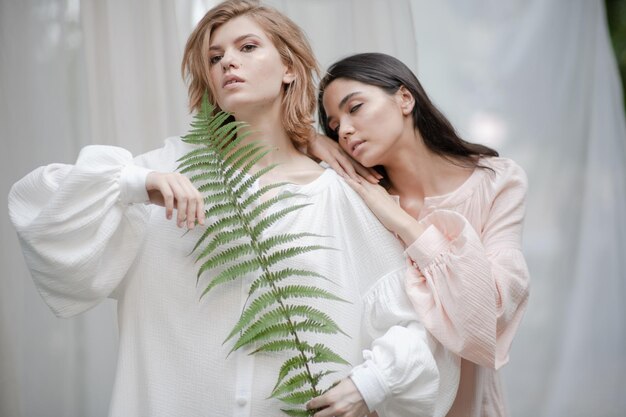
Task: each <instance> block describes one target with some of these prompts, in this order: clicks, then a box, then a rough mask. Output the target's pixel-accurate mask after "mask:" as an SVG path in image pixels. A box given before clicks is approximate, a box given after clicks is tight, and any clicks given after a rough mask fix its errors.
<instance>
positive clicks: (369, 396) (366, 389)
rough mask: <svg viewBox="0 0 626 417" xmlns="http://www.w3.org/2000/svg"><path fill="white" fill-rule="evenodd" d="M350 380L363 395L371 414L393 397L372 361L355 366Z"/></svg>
mask: <svg viewBox="0 0 626 417" xmlns="http://www.w3.org/2000/svg"><path fill="white" fill-rule="evenodd" d="M350 379H352V382H353V383H354V385H356V387H357V389H358V390H359V392H360V393H361V397H363V401H365V404H367V408H368V410H369V412H370V413H371V412H372V411H374V410H376V408H378V407H379V406H380V405H381V404H382V402H383V401H385V400H386V399H387V397H389V396H390V395H391V391H390V390H389V388H388V387H387V384H386V383H385V381H384V379H383V376H382V375H381V374H380V372H379V371H378V369H377V368H376V365H375V364H374V362H373V361H371V360H367V361H365V362H364V363H362V364H361V365H359V366H355V367H354V369H352V372H351V373H350Z"/></svg>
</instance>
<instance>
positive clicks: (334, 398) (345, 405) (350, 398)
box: [307, 378, 369, 417]
mask: <svg viewBox="0 0 626 417" xmlns="http://www.w3.org/2000/svg"><path fill="white" fill-rule="evenodd" d="M307 409H309V410H316V409H317V410H319V411H317V412H316V413H315V414H314V415H313V417H339V416H341V417H363V416H365V415H368V413H369V410H368V409H367V404H365V401H364V400H363V397H362V396H361V393H360V392H359V390H358V389H357V387H356V385H354V382H352V380H351V379H350V378H345V379H342V380H341V382H340V383H339V384H337V385H336V386H335V387H333V388H331V389H329V390H328V391H327V392H326V393H324V394H322V395H320V396H319V397H315V398H313V399H312V400H311V401H309V403H308V404H307Z"/></svg>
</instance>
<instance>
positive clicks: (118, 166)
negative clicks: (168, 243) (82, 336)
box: [9, 146, 150, 317]
mask: <svg viewBox="0 0 626 417" xmlns="http://www.w3.org/2000/svg"><path fill="white" fill-rule="evenodd" d="M149 172H150V170H149V169H147V168H143V167H140V166H137V165H134V163H133V157H132V155H131V154H130V152H128V151H126V150H124V149H121V148H117V147H112V146H88V147H86V148H84V149H83V150H82V151H81V153H80V155H79V157H78V160H77V162H76V164H75V165H65V164H51V165H48V166H44V167H40V168H38V169H36V170H34V171H33V172H31V173H30V174H28V175H27V176H26V177H24V178H22V179H21V180H20V181H18V182H17V183H16V184H14V185H13V187H12V188H11V191H10V193H9V215H10V218H11V221H12V222H13V225H14V226H15V228H16V230H17V233H18V236H19V240H20V244H21V245H22V249H23V252H24V257H25V259H26V263H27V264H28V267H29V269H30V272H31V274H32V276H33V279H34V281H35V284H36V286H37V288H38V290H39V292H40V294H41V296H42V297H43V298H44V300H45V301H46V303H47V304H48V305H49V306H50V308H51V309H52V311H53V312H54V313H55V314H56V315H58V316H60V317H69V316H72V315H75V314H78V313H80V312H83V311H85V310H87V309H89V308H91V307H93V306H95V305H96V304H97V303H99V302H100V301H101V300H103V299H104V298H106V297H109V296H111V294H112V293H113V292H114V290H115V289H116V288H117V287H118V286H119V284H120V283H121V281H122V280H123V278H124V276H125V274H126V272H127V271H128V269H129V267H130V266H131V264H132V262H133V260H134V259H135V256H136V255H137V253H138V251H139V248H140V247H141V244H142V240H143V236H144V232H145V229H146V227H145V226H146V223H147V220H148V215H149V210H148V207H147V206H146V205H144V204H135V203H144V202H146V201H147V200H148V195H147V192H146V188H145V178H146V176H147V174H148V173H149Z"/></svg>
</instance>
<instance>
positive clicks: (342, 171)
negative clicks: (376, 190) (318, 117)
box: [307, 133, 382, 184]
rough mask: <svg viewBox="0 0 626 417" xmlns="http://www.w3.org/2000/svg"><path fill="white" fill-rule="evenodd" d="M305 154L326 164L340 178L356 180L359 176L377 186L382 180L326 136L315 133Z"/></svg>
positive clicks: (372, 170)
mask: <svg viewBox="0 0 626 417" xmlns="http://www.w3.org/2000/svg"><path fill="white" fill-rule="evenodd" d="M307 153H308V154H309V155H310V156H313V157H315V158H318V159H321V160H322V161H324V162H326V163H327V164H328V165H330V167H331V168H332V169H334V170H335V172H337V173H338V174H339V175H341V176H342V177H346V176H348V177H350V178H353V179H355V180H356V179H357V177H358V176H359V175H360V176H361V177H363V178H365V179H366V180H367V181H369V182H371V183H373V184H377V183H378V181H379V180H380V179H381V178H382V175H380V174H379V173H378V172H376V170H374V169H373V168H365V167H364V166H363V165H361V164H359V163H358V162H357V161H355V160H354V159H352V158H351V157H350V156H349V155H348V154H347V153H346V152H345V151H344V150H343V149H341V147H340V146H339V144H338V143H337V142H335V141H334V140H332V139H331V138H329V137H328V136H324V135H320V134H319V133H316V134H315V136H313V137H311V139H310V140H309V143H308V145H307Z"/></svg>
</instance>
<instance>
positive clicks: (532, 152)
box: [0, 0, 626, 417]
mask: <svg viewBox="0 0 626 417" xmlns="http://www.w3.org/2000/svg"><path fill="white" fill-rule="evenodd" d="M215 3H216V1H201V0H186V1H173V0H160V1H149V0H137V1H133V2H127V1H123V0H83V1H79V0H47V1H43V0H39V1H36V0H21V1H18V0H0V71H1V72H0V138H1V141H2V145H3V149H4V151H3V152H2V153H1V155H2V156H1V159H0V160H1V161H2V164H1V167H0V170H1V171H0V172H1V173H2V175H1V176H0V185H1V188H0V190H1V191H2V195H4V196H6V195H7V194H8V190H9V188H10V186H11V184H13V183H14V182H15V181H16V180H17V179H19V178H20V177H21V176H23V175H24V174H25V173H26V172H28V171H30V170H31V169H33V168H35V167H36V166H38V165H41V164H45V163H49V162H52V161H55V162H68V163H70V162H72V161H73V160H74V159H75V157H76V155H77V152H78V150H79V149H80V148H81V147H82V146H84V145H86V144H89V143H105V144H115V145H122V146H124V147H126V148H128V149H130V150H131V151H133V152H135V153H137V152H143V151H146V150H149V149H152V148H155V147H158V146H160V144H161V142H162V140H163V139H164V138H165V137H166V136H169V135H177V134H181V133H184V132H185V131H186V128H187V123H188V121H189V116H188V115H187V110H186V92H185V88H184V85H183V83H182V81H181V79H180V71H179V67H180V60H181V57H182V50H183V47H184V42H185V40H186V37H187V36H188V34H189V32H190V30H191V28H192V26H193V24H194V23H195V21H196V20H197V19H198V18H199V17H200V16H202V14H203V13H204V12H205V11H206V10H207V8H208V7H210V6H212V5H213V4H215ZM267 3H268V4H271V5H274V6H276V7H277V8H279V9H280V10H283V11H284V12H285V13H287V14H288V15H290V16H291V17H292V18H293V19H294V20H295V21H296V22H297V23H299V24H300V25H301V26H302V27H303V28H304V29H305V31H306V32H307V34H308V35H309V38H310V40H311V43H312V45H313V47H314V49H315V51H316V54H317V56H318V59H319V61H320V63H321V64H322V67H323V68H325V67H326V66H328V64H330V63H331V62H333V61H334V60H336V59H338V58H340V57H343V56H345V55H348V54H351V53H354V52H361V51H381V52H387V53H390V54H393V55H395V56H397V57H398V58H400V59H402V60H403V61H404V62H406V63H407V64H408V65H409V66H411V67H412V68H414V69H415V70H416V72H417V74H418V76H419V77H420V79H421V81H422V82H423V84H424V86H425V88H426V89H427V91H428V92H429V93H430V95H431V96H432V98H433V99H434V101H435V102H436V103H437V104H438V105H439V106H440V107H441V109H442V110H443V111H444V112H445V113H446V114H447V115H448V116H449V117H450V118H451V120H452V121H453V123H454V124H455V125H456V126H457V127H458V128H459V130H460V131H461V133H462V134H463V135H464V136H465V137H466V138H468V139H470V140H475V141H481V142H485V143H488V144H490V145H493V146H494V147H496V148H497V149H498V150H500V151H501V153H502V154H503V155H505V156H508V157H512V158H513V159H515V160H517V161H518V162H519V163H520V164H521V165H522V166H524V167H525V168H526V170H527V172H528V174H529V178H530V184H531V188H530V193H529V201H528V217H527V224H526V230H525V250H526V254H527V258H528V262H529V266H530V270H531V274H532V294H531V301H530V305H529V307H528V312H527V314H526V317H525V320H524V322H523V325H522V328H521V329H520V332H519V334H518V336H517V338H516V340H515V342H514V345H513V351H512V353H511V357H512V360H511V363H510V364H509V365H507V366H506V367H505V368H504V376H505V383H506V388H507V394H508V400H509V404H510V406H511V411H512V414H513V416H517V417H525V416H530V415H533V416H549V417H552V416H566V415H567V416H590V415H597V416H622V415H624V414H625V413H626V396H624V395H623V386H624V383H625V382H626V377H625V375H626V355H624V352H626V323H625V322H626V308H625V307H624V306H625V304H624V302H623V299H624V298H625V297H624V296H625V295H626V285H625V277H626V261H625V259H624V254H625V253H626V222H625V221H624V218H623V217H620V214H621V215H622V216H623V213H626V173H625V172H624V171H625V168H624V167H625V166H626V128H625V124H624V115H623V114H624V113H623V104H622V102H621V96H620V89H619V79H618V78H617V72H616V67H615V62H614V59H613V56H612V51H611V50H610V45H609V43H608V37H607V33H606V22H605V16H604V8H603V3H602V1H601V0H575V1H570V0H552V1H544V0H532V1H529V0H524V1H522V0H506V1H499V2H498V1H493V0H445V1H443V0H442V1H439V2H432V1H427V0H392V1H383V0H358V1H357V0H308V1H305V0H272V1H267ZM4 201H5V203H6V198H5V200H4ZM0 210H1V211H2V216H1V219H0V238H1V239H2V249H3V250H2V251H1V252H0V260H1V265H0V268H2V279H0V416H2V417H4V416H11V417H13V416H18V417H21V416H28V417H38V416H46V417H53V416H70V417H73V416H77V417H78V416H81V417H83V416H89V417H92V416H94V417H95V416H105V415H106V414H107V405H108V400H109V395H110V392H111V384H112V382H113V375H114V368H115V354H116V343H117V340H116V329H115V321H114V308H115V306H114V303H112V302H111V303H104V304H103V305H101V306H99V307H98V308H95V309H94V310H92V311H90V312H88V313H87V314H84V315H82V316H81V317H77V318H73V319H69V320H60V319H56V318H55V317H54V316H53V315H52V313H50V312H49V310H48V309H47V307H46V306H45V305H44V304H43V301H42V300H41V299H40V298H39V296H38V295H37V292H36V289H35V288H34V285H33V284H32V281H31V279H30V277H29V275H28V272H27V270H26V268H25V266H24V263H23V259H22V256H21V253H20V250H19V246H18V242H17V238H16V236H15V233H14V231H13V229H12V227H11V225H10V223H9V221H8V217H7V214H6V204H4V205H3V206H2V207H0Z"/></svg>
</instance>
